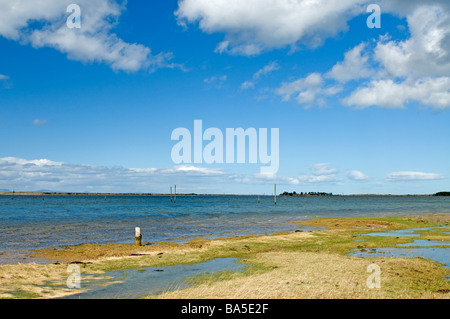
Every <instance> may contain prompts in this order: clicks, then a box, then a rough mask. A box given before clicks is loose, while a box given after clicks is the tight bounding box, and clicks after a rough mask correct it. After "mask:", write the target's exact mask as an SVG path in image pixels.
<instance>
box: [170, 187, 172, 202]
mask: <svg viewBox="0 0 450 319" xmlns="http://www.w3.org/2000/svg"><path fill="white" fill-rule="evenodd" d="M170 201H172V186H170Z"/></svg>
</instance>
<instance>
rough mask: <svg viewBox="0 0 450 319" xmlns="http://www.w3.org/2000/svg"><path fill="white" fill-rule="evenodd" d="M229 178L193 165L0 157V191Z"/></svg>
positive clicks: (139, 187)
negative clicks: (109, 164) (127, 165)
mask: <svg viewBox="0 0 450 319" xmlns="http://www.w3.org/2000/svg"><path fill="white" fill-rule="evenodd" d="M227 177H228V176H227V175H226V174H224V173H223V172H222V171H221V170H220V169H214V168H204V167H195V166H177V167H174V168H124V167H120V166H114V167H104V166H93V165H84V164H69V163H64V162H55V161H51V160H48V159H39V160H26V159H22V158H16V157H4V158H0V188H2V189H16V190H18V189H21V190H39V189H47V190H54V191H85V190H86V189H87V188H88V186H90V187H91V188H93V189H95V190H96V191H106V192H108V191H112V192H129V191H131V192H145V191H148V189H149V188H154V189H161V185H170V184H171V183H173V182H174V181H177V182H179V183H180V184H184V185H187V184H191V185H192V184H198V183H199V178H200V179H202V181H204V180H203V179H207V180H208V182H210V183H217V181H216V180H215V179H217V178H220V180H221V181H223V180H225V179H226V178H227Z"/></svg>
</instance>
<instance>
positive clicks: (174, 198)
mask: <svg viewBox="0 0 450 319" xmlns="http://www.w3.org/2000/svg"><path fill="white" fill-rule="evenodd" d="M173 202H174V203H176V202H177V185H175V192H174V195H173Z"/></svg>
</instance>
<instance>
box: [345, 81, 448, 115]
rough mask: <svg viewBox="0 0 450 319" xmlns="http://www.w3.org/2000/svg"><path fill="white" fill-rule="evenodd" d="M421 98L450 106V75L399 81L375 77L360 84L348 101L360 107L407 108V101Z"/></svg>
mask: <svg viewBox="0 0 450 319" xmlns="http://www.w3.org/2000/svg"><path fill="white" fill-rule="evenodd" d="M413 102H417V103H420V104H424V105H431V106H433V107H434V108H435V109H445V108H449V107H450V78H449V77H439V78H425V79H420V80H416V81H412V80H411V79H407V80H405V81H403V82H400V83H396V82H394V81H393V80H378V81H372V82H370V84H369V85H368V86H366V87H360V88H358V89H357V90H355V91H354V92H353V93H352V94H351V95H350V96H349V97H347V98H345V99H344V103H346V104H347V105H349V106H355V107H357V108H366V107H369V106H372V105H376V106H380V107H385V108H404V107H405V105H406V104H409V103H413Z"/></svg>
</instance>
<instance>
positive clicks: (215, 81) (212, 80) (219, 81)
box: [203, 75, 228, 88]
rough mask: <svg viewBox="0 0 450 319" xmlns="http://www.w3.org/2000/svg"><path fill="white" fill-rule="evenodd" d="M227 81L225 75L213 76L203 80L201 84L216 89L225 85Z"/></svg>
mask: <svg viewBox="0 0 450 319" xmlns="http://www.w3.org/2000/svg"><path fill="white" fill-rule="evenodd" d="M227 79H228V77H227V76H226V75H213V76H211V77H209V78H206V79H204V80H203V82H205V83H206V84H210V85H213V86H214V87H216V88H221V87H222V86H223V85H224V84H225V82H226V81H227Z"/></svg>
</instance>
